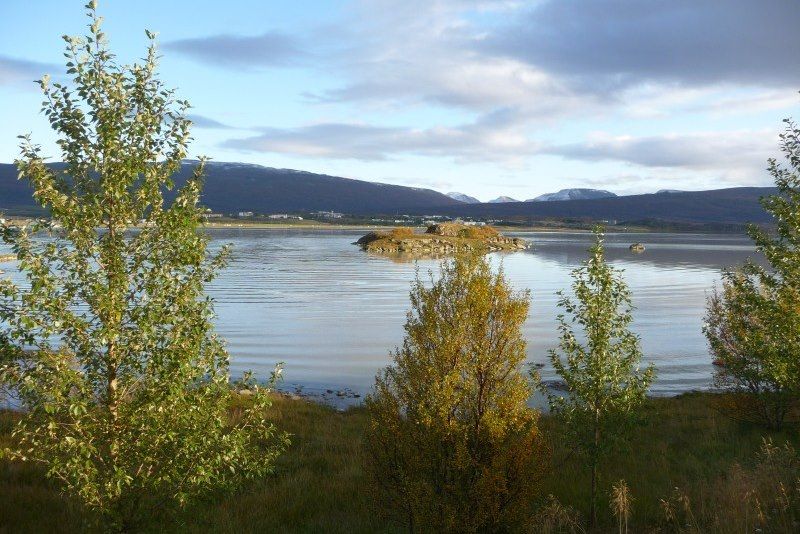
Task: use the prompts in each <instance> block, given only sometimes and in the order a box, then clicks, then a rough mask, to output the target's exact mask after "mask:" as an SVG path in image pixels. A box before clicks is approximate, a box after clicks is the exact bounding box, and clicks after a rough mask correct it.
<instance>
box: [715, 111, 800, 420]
mask: <svg viewBox="0 0 800 534" xmlns="http://www.w3.org/2000/svg"><path fill="white" fill-rule="evenodd" d="M784 122H785V123H786V129H785V130H784V133H783V134H781V136H780V138H781V149H782V151H783V152H784V154H785V157H786V159H787V161H788V163H789V166H788V167H784V166H783V165H780V164H779V163H778V162H777V161H776V160H775V159H770V160H769V167H768V169H769V173H770V174H771V175H772V177H773V178H774V180H775V186H776V187H777V188H778V194H776V195H770V196H767V197H764V198H762V199H761V204H762V206H763V207H764V209H765V210H766V211H767V212H769V213H770V214H771V215H772V216H773V218H774V219H775V231H774V233H772V232H768V231H766V230H764V229H763V228H759V227H757V226H755V225H751V226H750V227H749V229H748V234H749V235H750V237H751V239H752V240H753V242H754V243H755V245H756V251H757V252H758V253H759V254H761V255H763V257H764V258H765V259H766V261H767V263H768V264H769V267H768V268H767V267H764V266H762V265H759V264H757V263H755V262H753V261H748V262H746V263H745V264H744V265H743V266H741V267H740V268H739V269H733V270H728V271H725V272H723V274H722V290H721V291H719V290H716V289H715V290H714V292H713V293H712V295H711V296H710V298H709V301H708V308H707V314H706V320H705V325H704V327H703V332H704V333H705V335H706V338H707V339H708V342H709V345H710V347H711V351H712V353H713V354H714V356H715V357H716V358H717V359H718V363H720V364H721V367H722V371H721V372H720V373H719V374H718V376H717V384H718V385H719V386H720V387H721V388H722V389H724V390H727V391H728V392H730V393H732V394H733V398H734V399H738V401H737V406H736V409H737V411H738V412H739V415H745V416H749V415H752V414H755V415H756V416H757V418H758V420H760V421H761V422H762V423H764V424H765V425H766V426H767V427H769V428H773V429H777V428H780V427H781V426H782V424H783V422H784V419H785V417H786V415H787V414H788V412H789V409H790V408H791V406H792V404H793V403H794V402H795V400H796V398H797V395H798V392H800V129H798V127H797V125H796V124H795V123H794V122H792V121H791V120H788V119H787V120H786V121H784Z"/></svg>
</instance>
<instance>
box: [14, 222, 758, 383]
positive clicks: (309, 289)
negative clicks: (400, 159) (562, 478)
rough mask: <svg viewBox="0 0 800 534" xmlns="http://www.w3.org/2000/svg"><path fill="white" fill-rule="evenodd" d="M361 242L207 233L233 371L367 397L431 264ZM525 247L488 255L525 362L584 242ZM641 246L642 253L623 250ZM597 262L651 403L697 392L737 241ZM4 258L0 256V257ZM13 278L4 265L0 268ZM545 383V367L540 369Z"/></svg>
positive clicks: (549, 327) (618, 245) (691, 241)
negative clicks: (225, 254) (518, 297)
mask: <svg viewBox="0 0 800 534" xmlns="http://www.w3.org/2000/svg"><path fill="white" fill-rule="evenodd" d="M362 233H363V232H358V231H349V230H347V231H321V230H257V229H224V230H211V235H212V238H213V245H214V246H222V244H224V243H228V242H229V243H232V244H233V256H232V261H231V264H230V266H229V267H228V268H227V269H226V270H224V271H223V272H221V273H220V276H219V278H218V279H217V280H215V281H214V282H213V284H212V285H211V286H210V288H209V293H210V294H211V296H212V297H213V298H214V299H215V300H216V310H217V313H218V319H217V329H218V331H219V333H220V334H221V335H222V336H223V337H224V338H226V339H227V340H228V348H229V350H230V352H231V354H232V357H233V358H232V367H233V371H234V372H235V373H237V374H238V373H240V372H241V371H243V370H246V369H253V370H255V371H256V372H257V373H258V374H259V375H260V376H268V374H269V371H270V370H271V369H272V367H273V365H274V364H275V363H276V362H279V361H283V362H285V373H284V374H285V377H286V383H287V386H290V387H291V385H292V384H302V385H303V386H304V387H306V388H307V389H311V390H314V389H315V388H316V389H320V388H322V389H324V388H342V389H343V388H345V387H350V388H353V389H354V390H355V391H358V392H364V391H366V390H367V389H368V388H369V386H370V384H371V383H372V379H373V377H374V375H375V373H376V372H377V371H378V370H379V369H380V368H381V367H383V366H385V365H386V364H387V363H388V362H389V351H390V350H391V349H392V348H393V347H394V346H396V345H398V344H400V343H401V342H402V337H403V323H404V321H405V314H406V311H407V309H408V290H409V284H410V282H411V280H412V279H413V277H414V273H415V269H417V267H419V269H420V270H421V271H422V272H423V273H424V272H425V271H426V270H428V269H435V268H436V266H437V265H438V261H437V260H435V259H430V258H427V259H420V260H418V261H406V259H405V258H386V257H384V256H380V255H372V254H367V253H365V252H363V251H361V250H360V249H359V247H357V246H355V245H353V244H352V243H353V241H355V240H356V239H357V238H358V237H359V236H360V235H361V234H362ZM512 235H514V236H518V237H523V238H525V239H528V240H530V241H531V242H532V243H533V249H531V250H526V251H520V252H514V253H497V254H493V255H492V256H491V257H492V261H493V262H495V263H496V264H499V263H501V262H502V264H503V266H504V269H505V271H506V274H507V276H508V277H509V279H510V280H511V282H512V284H513V285H514V286H515V287H516V288H518V289H530V291H531V296H532V303H531V310H530V316H529V318H528V321H527V322H526V323H525V337H526V339H527V341H528V359H529V361H530V362H547V351H548V349H550V348H552V347H553V346H554V345H555V344H556V340H557V333H556V321H555V316H556V314H557V311H558V310H557V307H556V300H557V297H556V295H555V292H556V291H557V290H559V289H564V288H568V287H569V284H570V277H569V274H570V271H571V270H572V269H574V268H575V267H576V266H577V265H578V264H579V263H580V262H581V261H582V260H583V259H584V257H585V253H586V249H587V248H588V247H589V245H590V242H591V236H589V235H587V234H572V233H514V234H512ZM634 242H642V243H643V244H644V245H645V247H646V251H645V252H644V253H641V254H634V253H631V252H630V251H629V250H628V246H629V245H630V244H631V243H634ZM607 248H608V258H609V260H610V261H611V262H612V263H613V264H614V265H615V266H617V267H620V268H623V269H625V271H626V274H625V276H626V279H627V281H628V283H629V285H630V287H631V289H632V291H633V298H634V305H635V306H636V311H635V314H634V316H635V322H634V325H633V328H634V329H635V331H636V332H637V333H638V334H640V335H641V337H642V345H643V349H644V351H645V355H646V359H647V360H648V361H653V362H655V363H656V365H657V366H658V379H657V381H656V383H655V385H654V388H653V390H654V392H655V393H657V394H674V393H677V392H680V391H685V390H688V389H697V388H704V387H707V386H708V385H709V384H710V382H711V377H712V372H713V369H712V366H711V364H710V358H709V356H708V350H707V347H706V343H705V339H704V338H703V336H702V332H701V330H700V329H701V322H702V317H703V314H704V307H705V298H706V293H707V291H708V290H709V289H710V288H711V287H712V286H713V285H714V283H715V282H717V281H718V280H719V271H720V269H721V268H722V267H725V266H731V265H736V264H738V263H741V262H742V261H743V260H744V259H745V258H746V257H748V256H750V255H752V246H751V245H750V242H749V240H748V239H747V238H745V237H739V236H730V235H686V234H683V235H680V234H638V235H637V234H620V235H609V236H608V238H607ZM2 252H4V250H0V253H2ZM0 269H3V270H5V271H6V272H7V273H8V274H10V275H11V276H12V277H14V278H18V274H16V273H15V272H14V265H13V264H7V263H6V264H0ZM541 373H542V375H543V377H544V378H545V379H552V378H553V374H552V369H551V368H550V366H549V365H545V367H544V368H543V369H541Z"/></svg>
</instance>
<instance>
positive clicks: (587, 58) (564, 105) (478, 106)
mask: <svg viewBox="0 0 800 534" xmlns="http://www.w3.org/2000/svg"><path fill="white" fill-rule="evenodd" d="M84 3H85V2H84V1H73V0H37V1H36V2H32V1H30V0H2V2H0V20H2V21H3V24H2V27H3V31H2V32H0V117H2V121H0V161H3V162H9V161H12V160H13V159H14V157H15V156H16V155H17V139H16V136H17V135H18V134H20V133H27V132H31V133H32V134H33V137H34V139H35V140H36V141H38V142H40V143H41V144H43V145H44V146H45V147H46V149H47V151H48V153H49V154H50V155H51V156H53V158H54V159H58V153H57V151H56V149H55V145H54V144H53V140H54V138H53V136H52V134H51V133H50V131H49V128H48V125H47V124H46V122H45V121H44V119H43V117H42V116H40V114H39V107H40V106H39V104H40V100H41V96H40V94H39V92H38V88H37V86H36V85H35V84H33V83H31V81H32V80H34V79H36V78H39V77H40V76H41V75H42V74H44V73H49V74H51V75H53V76H54V77H55V76H57V75H58V74H59V73H60V72H63V70H64V69H63V67H62V66H61V62H62V55H61V53H62V51H63V41H62V40H61V35H63V34H69V35H82V34H83V33H84V31H85V26H86V23H87V19H86V18H85V16H84V14H83V9H82V5H83V4H84ZM99 11H100V13H101V14H102V15H103V16H104V17H105V29H106V33H107V34H108V36H109V39H110V41H111V47H112V49H113V51H114V52H116V53H117V55H118V56H119V58H120V59H121V60H123V61H126V62H128V61H134V60H136V59H138V58H140V57H141V56H142V55H143V54H144V50H145V46H146V38H145V35H144V29H149V30H152V31H155V32H158V34H159V43H160V46H161V51H162V54H163V60H162V63H161V75H162V78H163V79H164V80H165V81H166V82H167V83H168V84H169V85H171V86H174V87H178V88H179V93H180V95H181V97H184V98H187V99H188V100H190V101H191V102H192V104H193V106H194V109H193V112H192V113H193V116H194V118H195V122H196V126H195V129H194V137H195V142H194V144H193V145H192V152H193V154H195V155H200V154H205V155H208V156H210V157H212V158H213V159H215V160H217V161H243V162H249V163H258V164H262V165H267V166H273V167H286V168H293V169H302V170H307V171H312V172H323V173H327V174H334V175H340V176H347V177H352V178H360V179H365V180H372V181H382V182H390V183H396V184H401V185H410V186H416V187H429V188H433V189H437V190H439V191H442V192H447V191H460V192H463V193H467V194H470V195H473V196H476V197H478V198H480V199H481V200H488V199H490V198H493V197H496V196H499V195H508V196H511V197H514V198H517V199H521V200H524V199H527V198H531V197H533V196H536V195H538V194H541V193H546V192H551V191H555V190H558V189H561V188H566V187H594V188H602V189H609V190H611V191H614V192H616V193H620V194H628V193H640V192H650V191H655V190H658V189H710V188H718V187H727V186H738V185H764V184H768V183H769V182H770V177H769V175H768V174H767V173H766V171H765V170H764V169H765V167H766V160H767V158H769V157H777V156H779V151H778V137H777V136H778V133H779V132H780V130H781V128H782V126H783V125H782V123H781V120H782V119H783V118H784V117H788V116H792V115H795V116H797V115H798V113H797V110H798V107H799V106H798V104H800V95H798V92H797V91H798V90H800V40H798V39H797V38H796V28H797V27H798V26H799V25H800V2H795V1H794V0H762V1H758V0H727V1H725V2H722V1H708V2H696V1H695V0H672V1H666V0H549V1H546V0H532V1H527V2H522V1H513V0H405V1H388V0H369V1H367V0H364V1H342V2H333V1H308V0H306V1H303V2H297V1H294V2H289V1H286V2H283V1H255V0H252V1H250V0H248V1H242V0H230V1H228V2H225V3H221V2H218V1H214V2H211V1H204V0H193V1H184V0H170V1H168V2H165V1H155V0H136V1H133V0H106V1H102V0H101V1H100V6H99ZM798 118H800V117H798Z"/></svg>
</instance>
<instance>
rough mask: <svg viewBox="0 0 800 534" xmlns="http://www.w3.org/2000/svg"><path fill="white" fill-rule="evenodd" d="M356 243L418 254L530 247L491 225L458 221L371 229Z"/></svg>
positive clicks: (382, 250) (381, 250)
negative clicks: (421, 228)
mask: <svg viewBox="0 0 800 534" xmlns="http://www.w3.org/2000/svg"><path fill="white" fill-rule="evenodd" d="M355 244H356V245H359V246H360V247H361V248H362V249H364V250H366V251H368V252H378V253H407V254H413V255H419V256H438V255H446V254H455V253H458V252H472V251H475V252H494V251H498V250H523V249H526V248H528V243H527V242H526V241H525V240H524V239H520V238H518V237H506V236H504V235H502V234H500V232H498V231H497V230H496V229H495V228H492V227H491V226H468V225H465V224H457V223H442V224H434V225H432V226H429V227H428V228H427V230H426V231H425V232H422V233H420V232H415V231H414V229H413V228H408V227H404V228H394V229H392V230H388V231H375V232H370V233H368V234H367V235H365V236H363V237H362V238H361V239H359V240H358V241H356V242H355Z"/></svg>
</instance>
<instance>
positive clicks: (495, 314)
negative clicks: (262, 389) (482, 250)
mask: <svg viewBox="0 0 800 534" xmlns="http://www.w3.org/2000/svg"><path fill="white" fill-rule="evenodd" d="M528 302H529V295H528V294H527V293H519V294H517V293H515V292H514V291H513V290H512V289H511V288H510V287H509V284H508V283H507V282H506V280H505V278H504V275H503V272H502V270H501V271H499V272H497V273H493V272H492V269H491V267H490V265H489V263H488V261H487V260H486V259H485V258H482V257H479V256H467V257H461V258H457V259H455V260H453V261H450V262H447V263H445V264H443V265H442V268H441V276H440V277H439V279H438V280H434V278H433V275H431V278H430V280H429V283H428V284H426V283H423V281H422V280H421V279H420V277H419V276H418V277H417V280H416V282H415V283H414V284H413V287H412V290H411V311H410V312H409V313H408V319H407V322H406V325H405V331H406V337H405V341H404V343H403V346H402V348H399V349H397V350H396V351H395V353H394V363H393V365H391V366H389V367H387V368H386V369H385V370H384V371H383V372H382V373H381V374H379V375H378V377H377V378H376V381H375V389H374V392H373V393H372V394H371V395H369V397H368V398H367V403H366V404H367V409H368V411H369V415H370V423H369V429H368V432H367V438H366V445H367V452H368V454H367V458H368V461H369V468H370V471H371V474H372V476H373V480H374V484H375V489H376V497H377V499H376V502H377V503H378V504H379V505H380V506H381V510H383V511H385V512H387V513H388V514H390V515H391V516H392V517H393V518H394V519H395V520H399V521H400V522H402V523H404V524H405V525H406V526H408V527H409V528H410V529H411V530H412V531H419V530H422V531H438V532H444V531H460V532H487V531H497V530H505V529H507V528H511V527H514V526H515V525H519V524H521V523H522V522H524V521H525V520H526V519H527V517H528V510H529V505H530V497H531V496H532V493H533V492H534V491H535V489H536V484H535V480H536V479H537V476H536V475H537V472H538V470H539V467H540V465H541V462H540V461H539V458H538V455H540V454H541V452H540V451H541V450H542V448H541V446H540V441H539V434H538V430H537V419H538V414H537V412H536V411H535V410H533V409H532V408H530V407H528V405H527V400H528V398H529V397H530V395H531V387H530V385H529V383H528V381H527V379H526V377H525V375H524V374H523V373H522V372H521V369H520V367H521V364H522V362H523V360H524V359H525V341H524V340H523V338H522V335H521V332H520V328H521V326H522V324H523V322H524V321H525V318H526V317H527V314H528Z"/></svg>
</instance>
